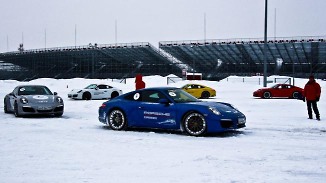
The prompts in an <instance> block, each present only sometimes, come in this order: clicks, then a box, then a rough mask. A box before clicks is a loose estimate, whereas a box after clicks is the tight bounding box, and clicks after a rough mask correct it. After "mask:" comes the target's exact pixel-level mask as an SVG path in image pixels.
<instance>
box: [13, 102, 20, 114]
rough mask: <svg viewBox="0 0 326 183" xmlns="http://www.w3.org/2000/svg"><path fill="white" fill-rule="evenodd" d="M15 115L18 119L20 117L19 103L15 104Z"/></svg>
mask: <svg viewBox="0 0 326 183" xmlns="http://www.w3.org/2000/svg"><path fill="white" fill-rule="evenodd" d="M14 115H15V116H16V117H20V114H19V110H18V104H17V102H15V104H14Z"/></svg>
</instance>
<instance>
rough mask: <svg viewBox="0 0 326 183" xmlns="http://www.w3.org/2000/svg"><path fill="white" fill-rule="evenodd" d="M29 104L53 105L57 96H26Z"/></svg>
mask: <svg viewBox="0 0 326 183" xmlns="http://www.w3.org/2000/svg"><path fill="white" fill-rule="evenodd" d="M24 97H25V98H27V100H28V102H29V103H53V102H54V101H55V98H56V97H57V96H55V95H26V96H24Z"/></svg>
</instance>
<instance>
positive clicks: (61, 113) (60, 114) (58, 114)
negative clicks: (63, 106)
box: [54, 112, 63, 117]
mask: <svg viewBox="0 0 326 183" xmlns="http://www.w3.org/2000/svg"><path fill="white" fill-rule="evenodd" d="M62 115H63V112H60V113H55V114H54V116H55V117H61V116H62Z"/></svg>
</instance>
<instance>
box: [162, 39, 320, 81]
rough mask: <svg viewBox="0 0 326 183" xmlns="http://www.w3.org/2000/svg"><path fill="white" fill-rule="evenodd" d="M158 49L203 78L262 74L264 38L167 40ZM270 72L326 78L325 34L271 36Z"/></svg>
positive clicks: (269, 46) (268, 43)
mask: <svg viewBox="0 0 326 183" xmlns="http://www.w3.org/2000/svg"><path fill="white" fill-rule="evenodd" d="M159 48H161V49H163V50H165V51H166V52H168V53H170V54H171V55H172V56H173V57H175V58H177V59H178V60H180V61H181V62H183V63H185V64H187V65H189V66H190V67H192V69H194V70H195V71H196V72H200V73H203V78H206V79H217V80H218V79H220V78H224V77H226V76H229V75H246V76H248V75H261V74H263V66H264V53H263V50H264V40H263V39H221V40H200V41H165V42H160V43H159ZM267 65H268V71H267V73H268V75H273V74H276V75H287V76H294V77H307V76H308V75H310V74H315V75H317V77H321V78H326V75H325V74H326V67H325V66H326V39H325V38H323V37H297V38H277V39H275V38H272V39H269V40H268V42H267Z"/></svg>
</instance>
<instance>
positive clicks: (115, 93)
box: [111, 91, 119, 99]
mask: <svg viewBox="0 0 326 183" xmlns="http://www.w3.org/2000/svg"><path fill="white" fill-rule="evenodd" d="M117 96H119V93H118V92H116V91H114V92H112V93H111V99H113V98H115V97H117Z"/></svg>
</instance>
